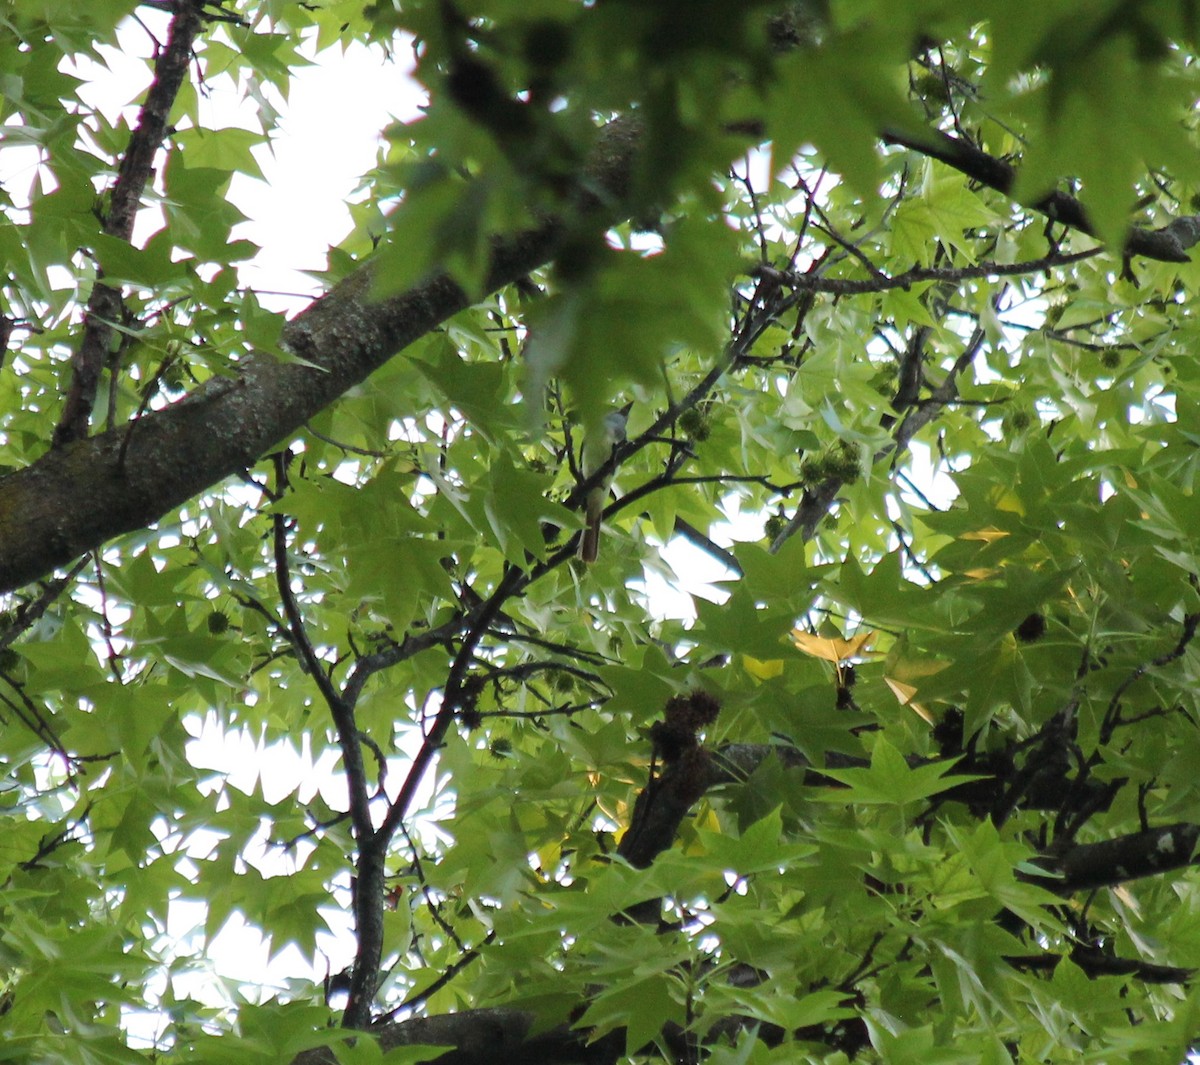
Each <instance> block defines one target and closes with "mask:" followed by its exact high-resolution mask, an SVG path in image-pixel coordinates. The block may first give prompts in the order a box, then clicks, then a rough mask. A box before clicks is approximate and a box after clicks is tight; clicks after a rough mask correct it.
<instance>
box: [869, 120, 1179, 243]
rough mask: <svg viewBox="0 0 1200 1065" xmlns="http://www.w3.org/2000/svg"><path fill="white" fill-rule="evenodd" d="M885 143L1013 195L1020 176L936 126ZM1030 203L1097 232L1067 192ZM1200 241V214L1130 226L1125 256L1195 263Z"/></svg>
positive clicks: (889, 136)
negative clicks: (1152, 225)
mask: <svg viewBox="0 0 1200 1065" xmlns="http://www.w3.org/2000/svg"><path fill="white" fill-rule="evenodd" d="M883 141H884V143H885V144H895V145H899V146H900V147H902V148H909V149H911V150H912V151H915V152H920V153H921V154H922V155H926V156H929V158H931V159H937V160H938V161H939V162H942V163H945V164H946V165H947V166H950V167H953V168H954V169H955V170H957V171H959V172H960V173H962V174H965V175H966V176H967V177H969V178H971V179H972V180H973V181H978V182H979V183H980V184H981V185H987V186H988V188H992V189H995V190H996V191H997V192H1002V193H1003V194H1004V195H1005V196H1011V195H1012V189H1013V185H1014V184H1016V180H1017V170H1016V167H1014V166H1012V164H1010V163H1006V162H1005V161H1004V160H1002V159H997V158H996V157H995V156H992V155H988V153H987V152H985V151H983V150H982V149H980V148H977V147H975V145H974V144H972V143H971V142H970V141H967V140H963V139H962V138H961V137H952V136H950V134H948V133H942V132H940V131H938V130H934V129H927V130H922V131H921V133H920V134H919V135H914V134H911V133H908V132H903V131H900V130H895V129H889V130H885V131H884V133H883ZM1029 206H1030V207H1032V208H1033V209H1034V210H1035V211H1039V212H1040V213H1041V214H1044V215H1045V216H1046V217H1047V218H1049V219H1050V220H1051V221H1052V222H1058V223H1059V224H1061V225H1064V226H1070V227H1071V228H1072V229H1078V230H1079V231H1080V232H1081V233H1087V234H1088V235H1089V236H1095V235H1096V231H1095V230H1094V229H1093V228H1092V223H1091V221H1090V220H1089V219H1088V216H1087V211H1086V210H1085V209H1084V206H1083V204H1082V203H1080V202H1079V201H1078V200H1077V199H1075V197H1073V196H1069V195H1067V193H1065V192H1059V191H1057V190H1056V191H1054V192H1051V193H1049V194H1048V195H1046V196H1042V197H1041V198H1040V199H1038V200H1035V201H1034V202H1033V203H1031V204H1029ZM1198 241H1200V215H1184V216H1183V217H1180V218H1176V219H1175V220H1174V221H1172V222H1171V223H1170V224H1169V225H1167V226H1164V227H1163V228H1162V229H1143V228H1142V227H1140V226H1131V227H1130V230H1129V235H1128V237H1126V239H1125V247H1124V249H1123V251H1124V253H1125V255H1138V256H1142V257H1143V258H1146V259H1157V260H1158V261H1160V262H1167V263H1186V262H1190V261H1191V259H1190V257H1189V256H1188V254H1187V249H1188V248H1191V247H1192V246H1194V245H1195V244H1196V243H1197V242H1198Z"/></svg>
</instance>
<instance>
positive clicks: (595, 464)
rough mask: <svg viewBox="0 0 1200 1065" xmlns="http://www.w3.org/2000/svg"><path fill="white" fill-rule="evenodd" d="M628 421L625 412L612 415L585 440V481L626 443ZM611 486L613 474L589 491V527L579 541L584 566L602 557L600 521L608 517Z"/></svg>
mask: <svg viewBox="0 0 1200 1065" xmlns="http://www.w3.org/2000/svg"><path fill="white" fill-rule="evenodd" d="M625 418H626V416H625V411H622V410H614V411H609V413H608V414H606V415H605V416H604V418H603V419H602V420H601V422H600V424H599V425H597V426H596V427H595V428H594V429H592V430H591V431H590V432H589V433H588V435H587V437H586V438H585V439H584V441H583V455H582V457H581V459H580V463H579V465H580V472H581V473H582V474H583V476H584V479H585V480H586V479H587V478H589V477H594V476H595V475H596V473H598V472H599V471H600V469H601V468H602V467H603V466H604V465H605V463H607V462H608V460H609V459H611V458H612V453H613V448H615V447H616V446H617V445H618V444H620V443H622V442H624V440H625ZM611 484H612V470H609V472H608V475H607V476H606V477H605V478H604V479H603V480H602V481H601V482H600V483H599V484H597V485H595V486H594V487H593V488H591V489H590V490H589V491H588V494H587V500H586V502H585V504H584V515H585V518H586V521H587V524H586V525H585V526H584V530H583V536H581V537H580V538H579V557H580V558H581V559H583V561H584V562H595V561H596V557H597V556H598V555H599V553H600V518H601V516H602V515H603V513H604V505H605V504H606V503H607V502H608V489H609V485H611Z"/></svg>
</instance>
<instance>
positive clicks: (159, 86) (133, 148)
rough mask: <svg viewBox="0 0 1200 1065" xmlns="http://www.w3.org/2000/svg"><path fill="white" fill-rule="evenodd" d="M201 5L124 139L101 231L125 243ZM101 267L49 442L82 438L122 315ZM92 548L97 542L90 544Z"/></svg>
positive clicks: (179, 22)
mask: <svg viewBox="0 0 1200 1065" xmlns="http://www.w3.org/2000/svg"><path fill="white" fill-rule="evenodd" d="M202 7H203V4H202V3H199V2H197V0H185V2H182V3H179V4H177V5H176V7H175V14H174V16H173V17H172V19H171V28H170V31H169V34H168V37H167V46H166V47H165V48H164V49H163V50H162V51H161V52H160V53H159V55H158V59H157V61H156V62H155V64H154V81H153V82H152V83H151V85H150V91H149V92H148V93H147V94H146V102H145V103H144V104H142V110H141V112H140V114H139V115H138V123H137V128H136V129H134V131H133V134H132V136H131V137H130V138H129V147H128V148H127V149H126V151H125V155H124V156H123V157H122V159H121V165H120V167H119V168H118V169H117V180H116V182H115V183H114V184H113V187H112V191H111V193H110V194H109V199H108V204H107V208H106V209H105V211H104V213H103V215H102V216H101V220H100V221H101V229H102V231H103V232H104V233H105V234H107V235H108V236H110V237H116V238H117V239H118V240H123V241H126V242H128V241H129V240H130V238H131V237H132V236H133V223H134V220H135V219H136V218H137V212H138V207H139V206H140V204H141V202H142V193H144V192H145V191H146V184H147V182H148V181H149V180H150V176H151V174H153V173H154V156H155V154H156V153H157V152H158V149H159V148H160V147H161V146H162V142H163V138H164V136H165V135H166V131H167V119H168V118H169V117H170V114H171V108H172V106H173V105H174V103H175V97H176V96H177V95H178V94H179V89H180V87H181V86H182V85H183V79H184V76H185V75H186V74H187V69H188V63H189V62H190V60H191V57H192V46H193V44H194V42H195V40H196V35H197V33H199V31H200V26H201V14H200V12H201V8H202ZM103 276H104V274H103V271H102V270H101V271H99V272H98V273H97V280H96V283H95V284H94V285H93V286H92V293H91V296H90V297H89V298H88V305H87V311H86V313H85V315H84V321H83V337H82V339H81V340H80V343H79V350H78V351H76V353H75V357H74V358H73V359H72V360H71V362H72V375H71V386H70V388H69V390H68V391H67V397H66V401H65V403H64V404H63V410H62V415H61V416H60V418H59V422H58V425H57V426H55V429H54V445H55V447H61V446H62V445H63V444H66V443H69V442H70V441H72V440H82V439H83V438H84V437H86V436H87V430H88V419H89V418H90V417H91V414H92V407H93V406H94V405H95V403H96V388H97V386H98V384H99V381H100V372H101V370H103V369H104V362H105V359H107V358H108V353H109V349H110V347H111V344H112V334H113V323H114V322H117V321H119V320H120V318H121V317H122V315H123V313H124V300H123V298H122V296H121V291H120V289H118V288H114V287H113V286H112V285H108V284H106V283H105V282H104V281H103V280H102V278H103ZM93 546H99V545H98V544H97V545H93Z"/></svg>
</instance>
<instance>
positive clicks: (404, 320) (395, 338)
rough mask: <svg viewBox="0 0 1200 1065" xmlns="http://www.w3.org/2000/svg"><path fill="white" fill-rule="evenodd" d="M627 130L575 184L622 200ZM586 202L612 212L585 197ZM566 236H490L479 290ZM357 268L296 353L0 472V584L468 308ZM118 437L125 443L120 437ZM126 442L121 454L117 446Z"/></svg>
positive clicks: (605, 141) (238, 451)
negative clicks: (378, 283)
mask: <svg viewBox="0 0 1200 1065" xmlns="http://www.w3.org/2000/svg"><path fill="white" fill-rule="evenodd" d="M636 139H637V128H636V125H635V124H633V123H624V122H615V123H611V124H610V126H609V127H608V128H607V129H606V131H605V133H604V135H603V136H602V138H601V142H600V145H599V147H598V149H597V152H596V153H595V158H594V161H593V164H592V166H591V167H590V169H589V171H588V173H587V177H586V181H585V182H584V184H585V185H586V187H587V188H588V189H600V190H602V191H603V192H604V193H605V194H606V195H607V196H609V197H610V198H611V202H612V204H616V203H619V202H620V199H621V196H622V194H623V192H624V190H625V185H626V182H627V180H628V176H629V174H630V172H631V161H630V160H631V157H632V154H633V150H634V147H635V143H636ZM585 208H586V209H588V210H593V211H599V210H609V211H611V212H613V214H614V215H616V214H619V211H618V209H617V208H616V207H615V206H609V207H607V208H605V207H603V206H602V205H600V204H599V201H598V200H596V199H595V198H592V199H591V200H590V201H589V202H588V203H587V204H585ZM564 232H565V223H564V222H563V221H562V220H560V219H549V220H546V221H543V222H541V223H540V224H538V225H535V226H533V227H532V228H530V229H528V230H526V231H524V232H522V233H518V234H516V235H514V236H511V237H508V238H505V239H504V240H501V241H497V242H496V244H495V246H494V248H493V251H492V257H491V267H490V270H489V272H488V276H487V279H486V281H485V285H484V289H485V291H488V292H491V291H494V290H496V289H498V288H500V287H502V286H503V285H506V284H510V283H512V282H514V281H517V280H518V279H520V278H522V277H524V276H525V275H526V274H528V273H529V272H530V271H532V270H536V269H537V268H538V267H541V266H544V265H545V264H546V263H547V262H548V261H550V259H551V258H552V256H553V254H554V252H555V250H556V249H557V247H558V244H559V241H560V239H561V238H562V236H563V234H564ZM373 274H374V271H373V268H372V266H371V264H370V263H368V264H366V265H364V266H363V267H361V268H360V269H359V270H357V271H356V272H355V273H354V274H352V275H351V276H350V277H348V278H347V279H346V280H344V281H343V282H341V283H340V284H339V285H337V286H335V287H334V288H333V290H332V291H330V292H329V293H327V294H326V295H324V296H322V297H321V298H319V299H317V300H315V301H314V302H313V303H312V304H311V305H310V306H309V307H308V308H307V309H305V310H304V311H303V312H301V313H300V314H299V315H297V316H296V318H294V319H293V320H292V321H291V322H289V323H288V324H287V325H286V326H285V327H284V330H283V336H282V343H283V346H284V347H285V348H286V349H287V350H289V351H291V352H293V353H295V354H296V355H298V356H299V357H300V359H301V360H303V361H299V360H298V361H295V362H281V361H279V360H278V359H275V358H273V357H271V356H267V355H252V356H250V357H249V358H247V359H246V360H245V361H244V362H242V363H241V364H240V365H239V366H238V367H237V374H236V376H234V377H231V378H227V377H221V378H213V379H211V380H209V381H207V382H206V383H205V384H204V385H202V386H201V387H200V388H198V389H196V390H195V391H194V392H192V393H191V394H189V395H188V396H186V397H185V398H184V399H182V400H180V401H179V402H178V403H174V404H172V405H171V406H169V407H166V408H164V409H163V410H161V411H154V412H152V413H150V414H147V415H145V416H144V417H142V418H140V419H138V420H137V421H136V422H134V423H131V424H130V425H127V426H120V427H118V428H117V429H115V430H110V431H109V432H106V433H101V434H99V435H97V436H94V437H91V438H88V439H86V440H75V441H73V442H71V443H70V444H66V445H64V446H63V447H61V448H56V449H54V450H52V451H50V452H48V453H47V454H45V455H43V456H42V457H41V458H40V459H38V460H37V461H36V462H34V463H33V464H32V465H30V466H28V467H26V468H25V469H23V470H19V471H17V472H16V473H12V474H9V475H7V476H5V477H2V478H0V593H3V592H7V591H12V590H13V589H15V588H19V587H21V586H22V585H24V584H27V583H29V582H30V581H32V580H35V579H37V578H38V577H40V576H43V575H44V574H46V573H48V572H50V571H51V570H53V569H55V568H56V567H59V566H63V565H66V564H68V563H70V562H71V561H72V560H73V559H75V558H77V557H78V556H79V555H81V554H84V553H85V552H87V551H90V550H93V549H94V548H96V547H98V546H99V545H101V544H102V543H104V542H105V541H106V540H109V539H111V538H112V537H114V536H118V535H120V534H121V533H126V532H132V531H134V530H136V529H144V528H146V527H147V526H149V525H151V524H153V523H154V522H155V521H157V520H158V519H159V518H161V517H162V516H163V515H164V514H166V513H168V512H169V511H170V510H172V509H173V508H174V507H177V506H179V505H180V504H182V503H185V502H186V501H187V500H188V499H191V498H192V497H193V496H195V495H197V494H198V493H200V492H203V491H204V490H205V489H207V488H211V487H212V486H213V485H215V484H217V483H219V482H220V481H221V480H222V479H224V478H225V477H228V476H230V475H231V474H234V473H238V472H239V471H243V470H245V469H246V468H248V467H249V466H251V465H252V464H253V463H254V462H256V461H257V460H258V458H259V456H261V455H262V454H264V453H265V452H266V451H268V450H269V449H270V448H271V447H272V446H273V445H275V444H277V443H278V442H279V441H280V440H281V439H283V438H284V437H286V436H287V435H288V434H289V433H294V432H296V431H297V430H298V429H299V428H300V427H301V426H303V424H304V423H305V422H306V421H307V420H308V419H309V418H311V417H312V416H313V415H314V414H316V413H317V412H318V411H320V410H322V409H323V408H324V407H326V406H328V405H329V404H330V403H332V402H333V401H334V400H335V399H337V398H338V397H339V396H340V395H342V394H343V393H344V392H345V391H346V390H347V389H349V388H351V387H352V386H354V385H356V384H358V383H360V382H361V381H363V380H364V379H365V378H366V377H367V376H368V375H370V374H371V373H372V372H373V371H375V370H377V369H378V368H379V367H380V366H382V365H383V364H384V363H386V362H387V361H388V360H389V359H390V358H391V357H392V356H393V355H395V354H396V353H397V352H398V351H400V350H402V349H403V348H405V347H407V346H408V345H409V344H411V343H412V342H413V341H414V340H417V339H418V338H419V337H422V336H424V335H425V334H426V333H428V332H429V331H430V330H431V329H433V328H435V327H436V326H437V325H439V324H440V323H442V322H444V321H446V319H448V318H450V317H451V316H452V315H454V314H457V313H458V312H459V311H461V310H464V309H465V308H467V307H468V306H470V305H471V302H472V300H471V297H470V296H468V294H467V293H466V292H464V291H463V290H462V288H461V287H460V286H459V285H457V284H456V283H455V282H454V281H452V280H451V279H450V278H449V277H448V276H446V275H444V274H439V275H437V276H435V277H433V278H431V279H429V280H427V281H425V282H422V283H421V284H418V285H416V286H414V287H413V288H411V289H409V290H408V291H407V292H405V293H403V294H401V295H397V296H392V297H390V298H387V299H382V300H380V299H377V298H375V296H374V293H373V291H372V281H373ZM127 437H128V438H129V439H128V445H127V446H126V445H125V441H126V438H127ZM123 448H124V453H123Z"/></svg>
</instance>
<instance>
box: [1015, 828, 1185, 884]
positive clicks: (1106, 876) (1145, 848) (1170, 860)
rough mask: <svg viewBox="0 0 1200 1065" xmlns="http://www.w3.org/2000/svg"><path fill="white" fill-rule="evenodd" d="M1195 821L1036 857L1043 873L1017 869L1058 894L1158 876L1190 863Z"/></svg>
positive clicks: (1025, 876)
mask: <svg viewBox="0 0 1200 1065" xmlns="http://www.w3.org/2000/svg"><path fill="white" fill-rule="evenodd" d="M1198 840H1200V825H1193V824H1187V823H1184V822H1179V823H1176V824H1173V825H1165V826H1163V827H1162V828H1151V829H1147V830H1146V831H1144V832H1134V833H1131V834H1130V835H1127V836H1117V837H1116V838H1115V839H1106V840H1102V841H1101V842H1099V843H1081V844H1079V845H1077V846H1074V847H1071V848H1070V849H1068V850H1067V851H1065V852H1064V853H1062V854H1059V855H1051V856H1048V857H1045V858H1042V859H1040V864H1041V865H1042V867H1043V868H1045V869H1046V870H1047V874H1048V875H1047V876H1045V877H1039V876H1037V875H1036V874H1029V875H1026V874H1021V878H1022V879H1026V880H1030V881H1032V882H1034V883H1038V884H1041V885H1042V886H1044V887H1046V888H1048V889H1049V890H1051V891H1054V892H1057V893H1058V894H1060V895H1071V894H1074V893H1075V892H1077V891H1091V890H1093V889H1094V888H1100V887H1115V886H1116V885H1117V884H1123V883H1124V882H1125V881H1127V880H1137V879H1140V878H1141V877H1145V876H1157V875H1158V874H1160V873H1166V872H1170V871H1171V870H1172V869H1182V868H1183V867H1184V866H1186V865H1191V864H1193V861H1194V855H1193V852H1194V851H1195V849H1196V843H1197V841H1198Z"/></svg>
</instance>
